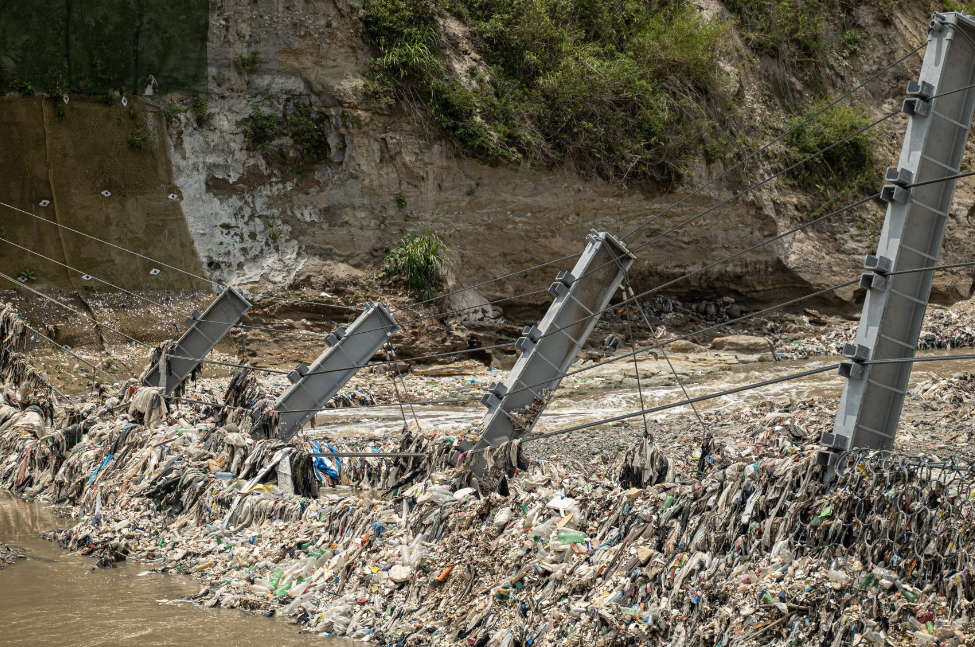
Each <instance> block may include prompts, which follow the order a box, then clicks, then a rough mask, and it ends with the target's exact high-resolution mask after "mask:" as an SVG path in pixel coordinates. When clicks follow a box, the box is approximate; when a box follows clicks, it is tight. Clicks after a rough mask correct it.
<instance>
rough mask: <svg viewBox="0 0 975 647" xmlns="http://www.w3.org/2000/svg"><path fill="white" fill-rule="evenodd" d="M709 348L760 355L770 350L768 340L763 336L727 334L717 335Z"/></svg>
mask: <svg viewBox="0 0 975 647" xmlns="http://www.w3.org/2000/svg"><path fill="white" fill-rule="evenodd" d="M711 350H720V351H723V352H726V353H741V354H744V355H762V354H766V353H769V352H770V350H771V349H770V348H769V344H768V341H767V340H766V339H765V338H764V337H753V336H752V335H729V336H728V337H718V338H716V339H715V340H714V341H712V342H711Z"/></svg>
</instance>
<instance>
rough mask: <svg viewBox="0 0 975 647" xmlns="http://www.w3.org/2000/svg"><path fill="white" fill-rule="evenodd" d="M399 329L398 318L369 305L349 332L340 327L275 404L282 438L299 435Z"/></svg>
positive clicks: (291, 376)
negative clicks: (323, 350) (309, 365)
mask: <svg viewBox="0 0 975 647" xmlns="http://www.w3.org/2000/svg"><path fill="white" fill-rule="evenodd" d="M398 330H399V324H397V323H396V319H394V318H393V315H392V314H391V313H390V312H389V310H387V309H386V307H385V306H383V305H380V304H378V303H368V304H367V305H366V309H365V311H363V313H362V314H361V315H359V317H358V318H357V319H356V320H355V321H354V322H353V323H352V325H351V326H349V329H348V331H346V330H343V329H342V328H336V329H335V330H334V331H333V332H332V334H330V335H329V336H328V337H326V338H325V341H326V342H327V343H328V348H327V349H326V350H325V352H324V353H322V354H321V355H319V357H318V359H316V360H315V361H314V363H313V364H312V365H311V367H310V368H309V367H308V366H306V365H305V364H303V363H302V364H298V366H297V367H296V368H295V370H294V371H292V372H291V373H290V374H289V375H288V379H289V380H291V382H292V384H291V386H290V387H288V390H287V391H285V392H284V393H283V394H281V397H280V398H278V399H277V402H275V403H274V410H275V411H276V412H277V413H278V414H279V415H280V425H279V427H278V438H279V439H281V440H283V441H288V440H290V439H291V438H292V437H293V436H294V435H295V434H296V433H298V430H299V429H301V428H302V426H304V424H305V423H306V422H308V421H309V420H311V417H312V416H313V415H315V411H316V410H318V409H320V408H321V407H323V406H325V403H326V402H328V401H329V400H331V399H332V397H333V396H334V395H335V394H336V393H338V391H339V389H341V388H342V387H343V386H345V383H346V382H348V381H349V380H350V379H351V378H352V376H353V375H355V374H356V372H357V371H358V370H359V369H360V368H362V367H363V366H365V364H366V362H368V361H369V359H370V358H371V357H372V356H373V355H375V354H376V351H378V350H379V349H380V348H382V347H383V345H384V344H385V343H386V342H387V341H389V338H390V337H392V336H393V334H394V333H396V331H398Z"/></svg>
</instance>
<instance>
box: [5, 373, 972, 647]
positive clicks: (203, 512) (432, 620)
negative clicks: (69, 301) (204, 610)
mask: <svg viewBox="0 0 975 647" xmlns="http://www.w3.org/2000/svg"><path fill="white" fill-rule="evenodd" d="M18 379H21V382H23V378H18V375H13V376H12V382H11V384H5V385H4V392H5V393H6V392H8V387H9V389H12V390H11V392H12V393H20V392H21V391H22V390H23V389H20V388H18V387H17V384H16V383H17V380H18ZM133 386H134V385H123V386H121V387H120V389H121V390H120V392H119V393H116V394H112V397H113V398H114V399H115V400H117V401H118V404H115V403H114V402H113V404H112V405H111V406H106V405H107V402H106V403H90V404H88V405H81V406H76V407H71V408H64V409H59V410H58V412H57V415H56V417H55V419H54V421H53V423H52V422H51V421H50V420H45V419H44V418H43V417H42V416H40V415H38V414H37V412H36V411H30V410H28V409H27V408H25V407H23V406H22V405H24V404H25V403H26V401H24V400H21V401H20V402H19V403H18V402H13V401H12V404H11V405H5V406H6V408H0V416H6V421H5V422H4V423H3V424H2V426H0V487H6V488H11V489H13V490H15V491H17V492H18V493H20V494H22V495H25V496H31V497H39V498H41V499H44V500H47V501H50V502H52V503H54V504H56V505H58V506H60V510H61V511H62V512H65V513H68V514H71V515H73V516H75V517H76V518H77V523H76V525H75V526H74V527H72V528H69V529H66V530H64V531H59V532H55V533H53V534H52V535H51V537H52V538H54V539H56V540H58V541H60V542H61V544H62V545H63V546H65V547H66V548H68V549H70V550H74V551H79V552H81V553H83V554H88V555H92V556H93V557H95V558H97V559H98V560H99V561H98V563H99V564H100V565H102V566H111V565H112V564H113V563H116V562H118V561H120V560H128V561H133V562H137V563H139V564H142V565H143V566H144V567H146V568H148V569H150V570H153V571H158V572H180V573H188V574H193V575H195V576H196V577H199V578H202V579H203V580H205V582H206V586H205V587H204V588H203V590H202V591H201V593H200V594H199V595H197V596H195V598H194V601H195V602H196V603H199V604H201V605H205V606H209V607H213V606H221V607H226V608H241V609H246V610H250V611H253V612H261V613H265V614H284V615H287V616H289V617H292V618H293V619H294V620H295V621H296V622H297V623H298V624H299V625H301V626H302V627H303V628H304V629H305V630H307V631H309V632H315V633H318V634H323V635H338V636H348V637H352V638H356V639H362V640H368V641H370V642H375V643H378V644H384V645H390V644H397V645H468V646H476V647H483V646H491V647H511V646H513V645H515V644H519V645H532V646H533V647H534V646H544V645H556V644H559V645H563V644H570V645H591V644H607V645H610V644H612V645H616V644H620V645H624V644H663V643H666V644H671V645H723V646H725V645H731V644H736V645H794V644H806V643H809V644H816V645H835V646H839V645H847V644H865V645H888V644H897V643H899V642H904V641H911V642H914V643H919V644H931V645H962V644H969V642H970V640H971V638H970V636H972V635H975V634H973V632H972V626H971V622H970V620H969V618H970V617H971V615H972V612H971V609H970V606H971V604H972V600H973V599H975V590H973V589H975V583H973V577H972V576H971V575H969V573H968V568H969V566H970V565H971V559H970V554H969V551H970V550H971V549H969V548H968V547H969V546H971V545H973V544H972V539H973V533H975V515H973V514H972V511H973V509H972V506H973V505H975V504H973V503H972V501H973V500H975V483H973V481H975V478H973V476H972V472H971V470H970V468H969V466H967V465H962V464H954V463H944V462H940V461H931V460H927V461H922V460H920V459H909V460H908V459H904V458H902V457H898V456H893V455H888V454H884V455H879V454H862V455H861V454H849V455H846V456H844V457H842V459H841V461H840V466H841V470H840V473H839V476H838V478H836V479H834V480H832V481H829V482H828V483H826V484H823V483H822V482H821V480H820V479H819V474H818V470H819V468H817V467H816V466H815V464H814V463H815V461H814V455H815V450H816V449H818V447H817V445H816V443H814V442H812V443H810V442H807V438H806V436H803V435H802V434H801V433H799V432H797V431H796V430H794V429H792V428H791V427H789V426H787V425H784V424H778V423H781V422H782V418H781V417H779V416H776V417H772V418H769V416H768V415H767V413H766V412H765V411H761V412H759V413H758V414H757V417H754V418H752V419H751V422H750V423H749V424H747V425H745V426H744V428H745V429H747V435H746V436H740V437H737V438H728V439H725V438H724V437H722V438H715V439H709V441H708V443H707V444H706V446H705V447H706V450H707V454H706V455H705V456H694V455H693V454H685V455H679V454H676V453H673V452H671V451H670V450H669V449H668V448H666V447H659V446H652V440H647V441H641V443H647V444H646V446H641V447H640V448H637V450H635V451H632V452H627V453H625V454H623V455H621V456H620V457H619V459H618V460H614V461H606V462H601V461H593V462H590V463H588V464H582V463H580V462H578V461H575V460H573V459H565V460H563V459H552V460H543V461H535V462H533V463H531V464H530V465H528V466H527V468H526V469H522V470H518V471H517V472H516V473H514V474H511V475H510V476H509V477H508V478H506V479H505V480H504V481H505V490H506V491H507V492H508V495H507V496H503V495H502V494H500V493H498V492H497V491H495V490H487V489H484V490H479V489H478V487H479V484H478V483H477V482H475V480H474V479H473V478H472V476H471V474H470V472H469V471H468V468H467V467H466V465H467V464H468V461H467V460H464V457H463V456H461V455H460V453H459V452H458V450H457V449H456V448H455V447H456V443H455V439H454V438H451V437H447V436H438V437H434V438H425V437H422V436H419V435H418V434H416V433H415V432H413V431H404V433H403V435H402V437H399V438H396V439H391V440H390V441H388V442H387V443H384V444H382V445H380V446H378V447H376V449H380V450H397V449H400V448H403V447H411V448H414V449H421V450H422V451H423V452H424V453H426V454H427V455H428V456H427V458H423V459H419V460H418V459H416V458H405V459H402V460H398V461H391V460H384V459H378V458H376V459H335V460H330V461H329V462H327V463H324V462H323V463H319V462H318V459H319V458H322V457H314V456H312V455H311V454H312V453H314V452H313V451H312V450H313V449H315V448H314V445H313V443H312V442H310V441H309V440H306V439H304V438H301V437H298V438H296V439H294V440H292V441H291V442H290V443H287V444H284V443H280V442H278V441H275V440H269V439H254V438H250V437H248V436H247V435H245V434H243V433H241V432H240V431H239V429H238V428H237V427H236V425H235V424H234V423H229V424H223V425H220V424H218V423H217V420H216V417H215V415H208V414H203V413H199V412H197V411H193V410H192V409H189V410H186V411H182V412H180V411H175V412H174V411H169V410H166V411H165V412H163V411H158V410H159V409H162V408H163V407H166V404H165V401H163V400H161V399H160V398H158V397H157V396H158V390H152V389H142V388H138V387H135V388H133ZM956 386H957V385H956ZM957 388H961V387H960V386H958V387H957ZM39 390H41V391H43V389H39ZM154 391H155V392H154ZM14 405H15V406H14ZM157 405H158V406H157ZM194 406H195V405H194ZM8 409H9V412H8ZM805 413H808V412H805ZM738 415H739V417H740V418H742V419H746V420H747V419H748V415H749V414H748V411H742V412H739V414H738ZM769 420H771V422H768V421H769ZM810 426H813V425H810ZM728 434H729V436H731V435H733V434H734V432H733V431H732V430H731V429H729V430H728ZM336 449H342V448H341V447H336ZM746 450H747V451H746ZM505 456H507V458H506V459H504V460H501V459H502V458H504V457H505ZM521 458H522V457H521V456H520V453H519V446H518V445H517V444H515V443H512V444H510V445H509V446H507V447H506V448H505V452H504V455H503V456H495V457H492V459H493V460H492V461H491V462H492V464H496V465H503V466H504V467H505V468H509V469H510V468H513V467H514V466H516V465H519V464H523V463H522V461H521ZM637 459H640V460H642V461H643V462H642V466H643V467H644V468H646V466H649V467H648V468H646V470H647V476H640V477H636V476H634V475H636V474H643V471H642V470H641V469H636V468H638V467H641V464H635V463H634V460H637ZM637 463H639V460H637ZM634 478H639V479H640V480H641V482H640V483H639V485H640V486H639V487H631V486H629V485H621V480H623V479H625V480H627V481H628V482H632V481H633V479H634ZM334 484H338V488H337V489H336V488H328V487H327V486H330V485H334ZM350 486H355V487H356V488H357V490H356V491H352V490H350V489H348V488H349V487H350ZM370 488H372V489H370ZM376 488H379V490H376ZM966 641H968V642H966Z"/></svg>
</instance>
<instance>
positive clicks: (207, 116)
mask: <svg viewBox="0 0 975 647" xmlns="http://www.w3.org/2000/svg"><path fill="white" fill-rule="evenodd" d="M209 108H210V105H209V102H208V101H207V99H206V97H195V98H194V99H193V100H192V101H190V112H191V113H193V117H195V118H196V123H197V125H199V126H201V127H202V126H209V125H210V122H212V121H213V118H214V117H215V116H216V113H213V112H210V110H209Z"/></svg>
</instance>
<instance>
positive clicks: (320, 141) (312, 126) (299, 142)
mask: <svg viewBox="0 0 975 647" xmlns="http://www.w3.org/2000/svg"><path fill="white" fill-rule="evenodd" d="M312 114H313V111H312V108H311V105H310V104H307V103H299V104H297V105H295V114H293V115H291V117H289V118H288V127H289V128H290V130H291V139H292V141H294V143H295V146H297V147H298V149H299V150H300V151H301V152H302V153H303V154H304V155H305V156H306V157H308V158H309V159H311V160H312V161H315V162H319V161H321V160H323V159H325V155H326V153H327V152H328V142H327V141H326V139H325V133H324V132H323V131H322V129H321V127H320V126H319V125H318V124H317V123H316V122H315V120H314V119H312Z"/></svg>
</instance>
